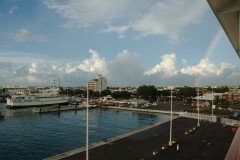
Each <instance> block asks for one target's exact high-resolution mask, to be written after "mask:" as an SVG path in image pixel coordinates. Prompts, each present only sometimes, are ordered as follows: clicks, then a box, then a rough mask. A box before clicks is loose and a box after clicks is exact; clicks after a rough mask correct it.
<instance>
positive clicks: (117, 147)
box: [47, 117, 234, 160]
mask: <svg viewBox="0 0 240 160" xmlns="http://www.w3.org/2000/svg"><path fill="white" fill-rule="evenodd" d="M196 125H197V120H196V119H191V118H184V117H179V118H176V119H174V120H173V134H172V137H173V139H174V140H175V141H177V144H178V145H177V144H174V145H173V146H171V147H168V148H167V149H164V150H163V149H162V146H163V145H164V144H168V143H169V121H167V122H163V123H161V124H155V125H152V126H148V127H146V128H144V129H141V130H137V131H133V132H131V133H129V134H125V135H120V136H118V137H115V138H111V139H107V140H104V141H101V142H99V143H96V144H93V145H91V146H90V147H89V148H90V150H89V159H90V160H100V159H101V160H113V159H114V160H125V159H128V160H140V159H141V160H143V159H144V160H157V159H169V160H171V159H174V160H176V159H184V160H188V159H195V160H196V159H197V160H198V159H199V160H200V159H201V160H205V159H211V160H213V159H216V160H219V159H224V157H225V155H226V154H227V151H228V148H229V146H230V144H231V142H232V139H233V137H234V133H232V132H231V129H232V127H231V126H226V125H223V124H221V123H219V122H217V123H210V122H207V121H206V122H204V121H201V122H200V125H201V126H200V127H199V128H197V129H195V130H193V128H194V127H196ZM186 131H187V133H188V134H186ZM153 152H154V153H155V154H157V155H153ZM85 154H86V153H85V148H84V147H83V148H79V149H76V150H73V151H69V152H66V153H62V154H60V155H56V156H54V157H50V158H47V159H49V160H57V159H64V160H85V156H86V155H85Z"/></svg>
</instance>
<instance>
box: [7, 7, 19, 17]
mask: <svg viewBox="0 0 240 160" xmlns="http://www.w3.org/2000/svg"><path fill="white" fill-rule="evenodd" d="M16 10H18V6H12V7H10V8H9V10H8V14H10V15H12V14H14V13H15V12H16Z"/></svg>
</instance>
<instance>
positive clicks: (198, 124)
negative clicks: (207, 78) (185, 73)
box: [197, 88, 200, 127]
mask: <svg viewBox="0 0 240 160" xmlns="http://www.w3.org/2000/svg"><path fill="white" fill-rule="evenodd" d="M197 97H198V99H197V110H198V123H197V126H198V127H200V122H199V88H198V92H197Z"/></svg>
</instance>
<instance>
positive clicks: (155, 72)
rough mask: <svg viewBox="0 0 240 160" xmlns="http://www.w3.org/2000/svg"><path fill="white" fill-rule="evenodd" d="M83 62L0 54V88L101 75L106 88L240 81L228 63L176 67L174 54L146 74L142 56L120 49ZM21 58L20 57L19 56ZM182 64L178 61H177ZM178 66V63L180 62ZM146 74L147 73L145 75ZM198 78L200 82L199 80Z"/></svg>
mask: <svg viewBox="0 0 240 160" xmlns="http://www.w3.org/2000/svg"><path fill="white" fill-rule="evenodd" d="M89 53H90V54H89V58H86V59H85V60H82V61H78V60H71V61H67V60H56V58H50V57H44V56H41V57H31V56H29V55H27V54H25V55H24V53H11V52H5V53H3V52H2V51H0V57H2V58H1V59H0V79H1V84H2V85H26V82H28V83H29V85H46V86H48V85H51V84H52V81H53V79H58V78H60V79H61V84H62V85H64V86H66V85H68V86H76V85H77V86H79V85H86V81H87V80H89V79H92V78H95V77H96V76H97V75H98V74H103V75H104V76H106V77H107V79H108V84H109V86H138V85H144V84H145V85H158V86H166V85H187V86H192V85H194V84H195V80H196V77H198V76H199V77H201V78H202V80H200V83H199V85H212V84H214V85H235V84H238V83H239V82H238V80H239V79H240V70H239V68H236V67H234V66H232V65H230V64H228V63H224V62H222V63H220V64H214V63H213V62H211V61H210V60H208V59H202V60H200V62H199V63H198V64H196V65H192V66H188V67H179V69H177V68H176V67H175V64H176V62H178V60H177V57H176V54H175V53H172V54H165V55H163V56H162V57H161V60H160V62H159V64H157V65H155V67H153V68H152V69H150V70H148V71H146V68H145V66H144V63H143V62H144V61H143V57H141V56H140V55H138V54H137V53H133V52H130V51H128V50H123V51H121V52H119V53H118V54H117V55H116V56H115V57H114V58H113V59H112V60H109V61H107V60H105V58H102V57H101V55H100V54H99V53H98V52H97V51H94V50H92V49H90V50H89ZM19 55H21V56H19ZM180 61H181V60H180ZM180 63H181V62H180ZM145 71H146V72H145ZM201 78H200V79H201Z"/></svg>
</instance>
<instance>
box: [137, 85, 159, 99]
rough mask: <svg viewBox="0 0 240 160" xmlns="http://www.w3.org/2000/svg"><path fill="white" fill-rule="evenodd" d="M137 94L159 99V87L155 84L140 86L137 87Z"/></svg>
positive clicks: (145, 97)
mask: <svg viewBox="0 0 240 160" xmlns="http://www.w3.org/2000/svg"><path fill="white" fill-rule="evenodd" d="M137 95H138V96H140V97H141V98H143V99H146V100H156V99H157V89H156V87H155V86H152V85H151V86H146V85H144V86H140V87H138V89H137Z"/></svg>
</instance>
